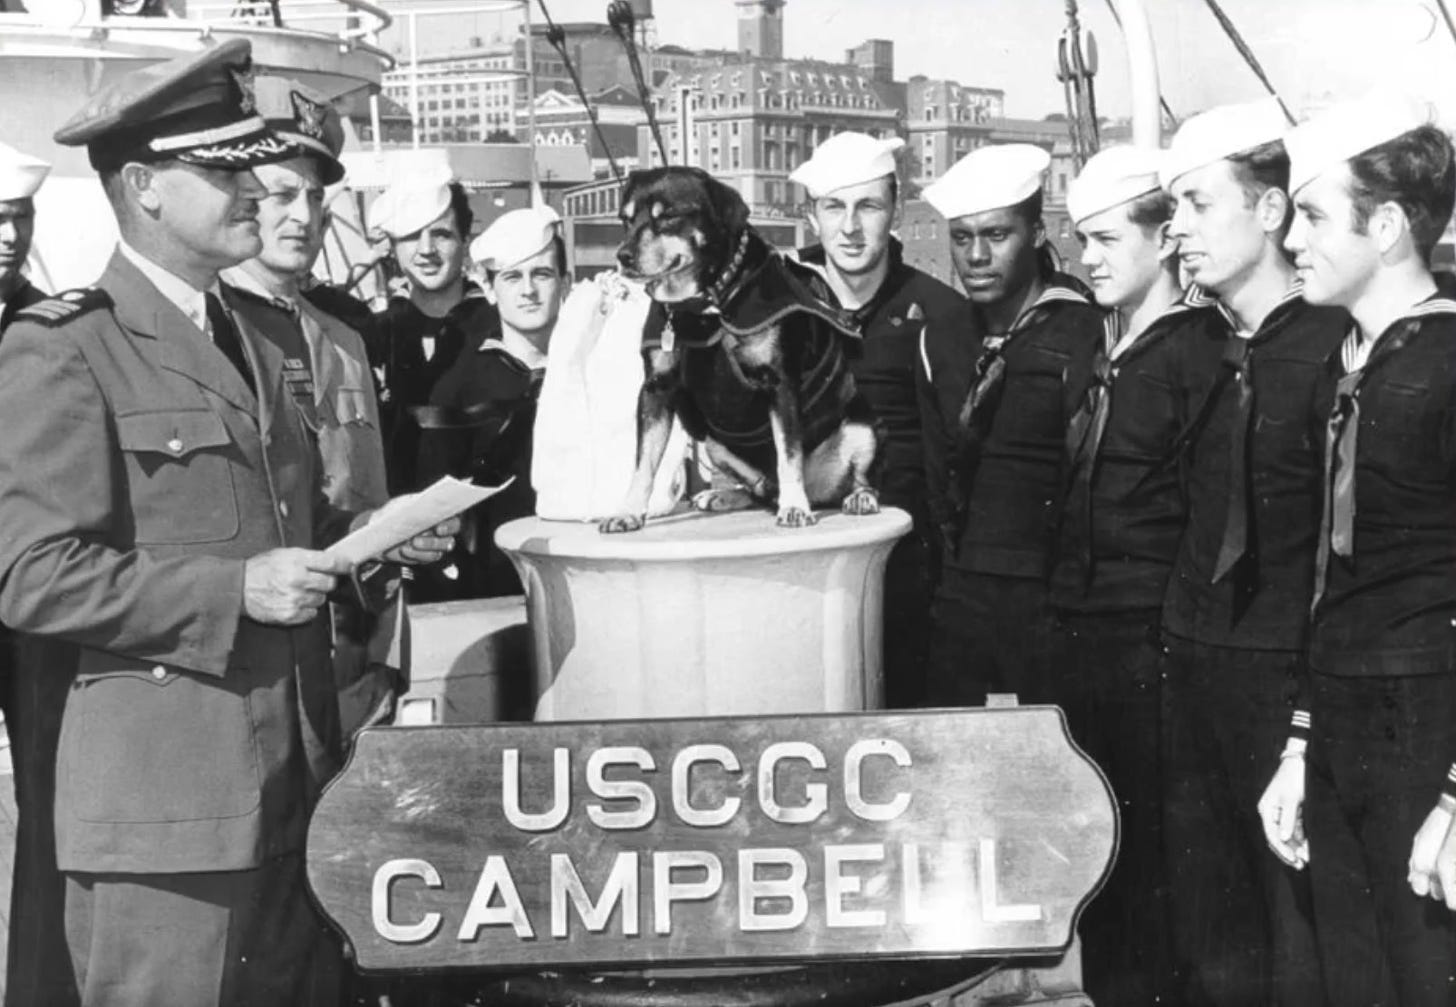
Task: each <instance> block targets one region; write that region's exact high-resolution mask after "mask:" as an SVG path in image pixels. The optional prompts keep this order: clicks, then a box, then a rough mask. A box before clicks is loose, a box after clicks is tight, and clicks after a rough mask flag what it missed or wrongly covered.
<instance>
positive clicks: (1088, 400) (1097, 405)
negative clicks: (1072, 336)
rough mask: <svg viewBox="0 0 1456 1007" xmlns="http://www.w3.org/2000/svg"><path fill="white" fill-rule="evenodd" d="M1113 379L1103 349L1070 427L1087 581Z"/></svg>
mask: <svg viewBox="0 0 1456 1007" xmlns="http://www.w3.org/2000/svg"><path fill="white" fill-rule="evenodd" d="M1112 378H1113V369H1112V361H1111V360H1110V359H1108V356H1107V350H1106V348H1105V347H1103V348H1100V349H1099V350H1098V351H1097V358H1096V360H1095V361H1094V362H1093V364H1092V380H1091V382H1090V383H1089V384H1088V385H1087V393H1086V395H1084V396H1083V398H1082V403H1081V405H1080V406H1078V407H1077V411H1076V412H1075V413H1073V414H1072V419H1071V421H1070V422H1069V423H1068V425H1067V459H1068V464H1067V480H1068V492H1069V494H1070V509H1071V513H1072V514H1073V516H1074V519H1075V520H1076V521H1077V522H1078V523H1079V529H1078V530H1079V532H1080V535H1079V539H1080V541H1081V543H1082V577H1083V580H1084V582H1090V581H1091V579H1092V476H1093V468H1094V467H1095V466H1096V464H1097V452H1098V451H1099V450H1100V449H1101V447H1102V435H1103V434H1104V433H1105V432H1106V430H1107V417H1108V415H1109V414H1110V413H1111V411H1112Z"/></svg>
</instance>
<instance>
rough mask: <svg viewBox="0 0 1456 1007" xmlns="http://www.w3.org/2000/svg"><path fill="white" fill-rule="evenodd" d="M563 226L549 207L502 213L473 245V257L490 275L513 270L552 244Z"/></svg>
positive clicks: (471, 255) (559, 218) (533, 207)
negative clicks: (560, 226) (502, 270)
mask: <svg viewBox="0 0 1456 1007" xmlns="http://www.w3.org/2000/svg"><path fill="white" fill-rule="evenodd" d="M560 223H561V215H560V214H559V213H557V212H556V211H555V210H553V209H552V208H551V207H549V206H532V207H527V208H526V209H523V210H511V211H510V212H508V213H503V214H501V215H500V216H499V217H498V218H496V221H495V223H493V224H491V225H490V226H489V227H487V228H486V229H485V230H484V231H482V232H481V233H480V237H478V238H476V239H475V240H474V241H472V242H471V243H470V257H471V258H472V259H474V260H475V261H476V262H478V263H480V264H481V266H483V267H484V268H485V269H488V270H490V271H491V272H496V271H498V270H501V269H506V268H508V267H510V266H514V265H515V264H516V263H518V262H522V261H524V260H526V259H529V258H530V257H531V256H533V255H535V254H536V253H537V252H540V251H541V250H542V249H544V248H545V247H546V246H547V245H549V244H551V239H553V238H555V237H556V234H557V230H556V228H557V225H558V224H560Z"/></svg>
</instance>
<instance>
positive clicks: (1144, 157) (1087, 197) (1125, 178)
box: [1067, 147, 1163, 224]
mask: <svg viewBox="0 0 1456 1007" xmlns="http://www.w3.org/2000/svg"><path fill="white" fill-rule="evenodd" d="M1162 162H1163V152H1162V151H1161V150H1159V149H1158V148H1156V147H1108V148H1106V149H1105V150H1102V151H1100V152H1098V153H1096V154H1094V155H1092V157H1090V158H1088V160H1087V163H1086V164H1085V165H1083V166H1082V171H1081V173H1080V174H1079V175H1078V176H1077V177H1076V178H1075V179H1073V180H1072V184H1071V185H1069V186H1068V187H1067V216H1069V217H1071V218H1072V223H1073V224H1080V223H1081V222H1082V221H1084V220H1086V219H1087V218H1088V217H1090V216H1092V215H1093V214H1097V213H1101V212H1102V211H1103V210H1110V209H1112V208H1113V207H1114V206H1120V205H1122V204H1123V203H1126V202H1127V201H1128V200H1131V199H1136V198H1137V197H1139V196H1142V195H1146V194H1147V193H1149V192H1157V191H1158V190H1159V188H1161V186H1160V185H1159V184H1158V167H1159V165H1161V164H1162Z"/></svg>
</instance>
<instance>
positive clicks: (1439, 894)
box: [1408, 804, 1456, 903]
mask: <svg viewBox="0 0 1456 1007" xmlns="http://www.w3.org/2000/svg"><path fill="white" fill-rule="evenodd" d="M1450 833H1451V812H1450V811H1448V810H1446V808H1445V807H1443V806H1442V805H1440V804H1437V805H1436V806H1435V807H1434V808H1432V809H1431V813H1430V814H1429V815H1427V816H1426V820H1425V821H1424V822H1422V823H1421V827H1420V828H1419V829H1417V830H1416V836H1415V839H1414V840H1412V841H1411V855H1410V864H1409V865H1408V867H1409V871H1410V875H1409V879H1408V880H1409V881H1410V886H1411V891H1413V892H1415V893H1416V894H1417V895H1429V896H1430V897H1431V898H1433V899H1442V898H1444V899H1446V900H1447V901H1448V903H1449V901H1450V899H1451V898H1452V895H1453V894H1456V893H1451V892H1450V889H1447V888H1445V887H1444V886H1443V885H1442V883H1441V877H1440V875H1439V873H1438V871H1437V864H1436V860H1437V857H1438V855H1439V854H1440V852H1441V850H1442V849H1443V848H1444V847H1445V845H1446V840H1447V839H1448V838H1449V837H1450Z"/></svg>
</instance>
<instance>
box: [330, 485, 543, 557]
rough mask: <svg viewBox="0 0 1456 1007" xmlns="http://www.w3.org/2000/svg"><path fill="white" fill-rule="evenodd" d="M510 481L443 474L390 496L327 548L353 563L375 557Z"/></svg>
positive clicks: (490, 495) (498, 489)
mask: <svg viewBox="0 0 1456 1007" xmlns="http://www.w3.org/2000/svg"><path fill="white" fill-rule="evenodd" d="M513 482H515V477H512V478H510V479H507V480H506V481H505V482H503V483H501V484H500V485H499V486H477V485H475V484H474V483H468V482H465V481H464V480H461V479H455V478H453V477H451V476H445V478H443V479H441V480H440V481H439V482H436V483H434V484H433V485H431V486H430V487H428V488H427V489H424V490H421V491H420V492H418V493H415V494H413V495H412V496H408V497H397V498H396V499H394V500H391V501H390V502H389V503H388V504H386V505H385V506H384V507H383V508H381V509H380V511H379V513H377V514H376V515H375V516H374V519H373V520H372V521H370V522H369V523H368V524H367V525H365V526H364V527H363V528H360V529H358V530H357V531H353V532H350V533H349V534H348V535H346V536H344V537H343V538H342V539H340V540H339V541H337V542H335V543H334V544H333V545H331V546H329V548H328V550H327V551H328V552H330V553H331V554H333V555H335V556H341V557H343V558H344V559H347V560H348V561H349V562H350V563H353V564H354V565H355V566H358V565H359V564H361V563H365V562H368V561H369V560H372V559H378V558H379V557H381V556H383V555H384V554H385V553H386V552H388V551H389V550H391V549H393V548H394V547H395V546H397V545H399V544H400V543H402V542H408V541H409V540H410V539H412V538H414V537H415V536H416V535H419V534H422V533H424V532H427V531H429V530H430V529H431V528H433V527H435V525H437V524H439V523H440V522H442V521H445V520H447V519H449V518H452V517H454V516H455V515H457V514H459V513H461V512H463V511H466V510H469V509H470V508H471V507H474V506H475V505H476V504H478V503H480V502H481V501H482V500H489V499H490V498H491V497H493V496H495V495H496V494H497V493H499V492H500V491H501V490H503V489H505V488H506V487H507V486H509V485H510V484H511V483H513Z"/></svg>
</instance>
